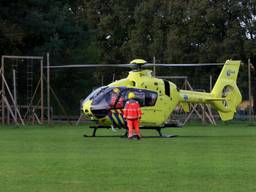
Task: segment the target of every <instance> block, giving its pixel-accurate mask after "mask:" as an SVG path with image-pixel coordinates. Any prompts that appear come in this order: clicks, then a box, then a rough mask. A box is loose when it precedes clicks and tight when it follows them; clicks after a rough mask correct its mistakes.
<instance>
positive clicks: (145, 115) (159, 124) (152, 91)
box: [55, 59, 242, 136]
mask: <svg viewBox="0 0 256 192" xmlns="http://www.w3.org/2000/svg"><path fill="white" fill-rule="evenodd" d="M240 63H241V62H240V61H238V60H227V61H226V62H225V64H224V66H223V68H222V70H221V73H220V75H219V77H218V79H217V81H216V83H215V85H214V87H213V89H212V91H211V92H210V93H207V92H197V91H189V90H179V89H178V88H177V86H176V85H175V84H174V83H172V82H170V81H167V80H163V79H159V78H156V77H153V76H152V71H151V70H148V69H144V68H146V67H152V66H167V67H168V66H171V67H173V66H174V67H175V66H181V67H183V66H208V65H215V64H151V63H147V62H146V61H145V60H143V59H135V60H133V61H131V62H130V64H116V65H104V64H103V65H101V64H99V65H94V64H88V65H70V66H65V67H101V66H113V67H133V70H132V71H130V72H129V75H128V76H127V77H126V78H124V79H121V80H117V81H115V82H112V83H110V84H109V85H107V86H103V87H100V88H98V89H96V90H95V91H93V92H92V93H91V94H90V95H89V96H88V97H87V98H86V99H85V100H84V101H83V103H82V111H83V112H84V114H85V116H86V118H88V119H90V120H94V121H96V122H97V125H96V126H93V127H92V128H94V131H93V135H92V136H95V134H96V130H97V129H98V128H110V127H111V126H112V127H113V126H114V127H115V128H126V122H125V120H124V118H123V116H122V111H123V108H124V105H125V103H126V101H127V100H128V93H129V92H133V93H135V95H136V99H137V100H138V102H139V103H140V106H141V110H142V118H141V121H140V127H141V128H146V129H156V130H157V131H158V132H159V134H160V136H161V135H162V134H161V129H162V128H164V127H166V121H167V120H168V118H169V117H170V115H171V114H172V112H173V111H174V109H175V107H176V106H177V105H181V106H182V108H183V109H184V111H185V112H189V104H190V103H205V104H210V105H211V106H212V107H213V108H214V109H216V110H217V111H218V113H219V115H220V118H221V120H223V121H227V120H231V119H233V117H234V113H235V112H236V108H237V106H238V105H239V104H240V102H241V100H242V96H241V93H240V91H239V89H238V87H237V84H236V80H237V76H238V72H239V67H240ZM55 68H56V67H55Z"/></svg>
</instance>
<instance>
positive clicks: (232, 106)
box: [180, 60, 242, 121]
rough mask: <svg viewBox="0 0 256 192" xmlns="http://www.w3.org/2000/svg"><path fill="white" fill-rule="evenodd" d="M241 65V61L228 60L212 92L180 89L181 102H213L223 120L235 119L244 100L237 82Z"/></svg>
mask: <svg viewBox="0 0 256 192" xmlns="http://www.w3.org/2000/svg"><path fill="white" fill-rule="evenodd" d="M239 67H240V61H232V60H227V61H226V63H225V65H224V66H223V68H222V70H221V73H220V75H219V77H218V79H217V81H216V83H215V85H214V87H213V90H212V92H211V93H205V92H196V91H188V90H180V102H181V103H206V104H211V105H212V106H213V107H214V108H215V109H216V110H217V111H218V113H219V115H220V117H221V120H223V121H227V120H231V119H233V117H234V113H235V112H236V108H237V106H238V105H239V104H240V102H241V100H242V96H241V93H240V91H239V89H238V87H237V84H236V80H237V76H238V72H239Z"/></svg>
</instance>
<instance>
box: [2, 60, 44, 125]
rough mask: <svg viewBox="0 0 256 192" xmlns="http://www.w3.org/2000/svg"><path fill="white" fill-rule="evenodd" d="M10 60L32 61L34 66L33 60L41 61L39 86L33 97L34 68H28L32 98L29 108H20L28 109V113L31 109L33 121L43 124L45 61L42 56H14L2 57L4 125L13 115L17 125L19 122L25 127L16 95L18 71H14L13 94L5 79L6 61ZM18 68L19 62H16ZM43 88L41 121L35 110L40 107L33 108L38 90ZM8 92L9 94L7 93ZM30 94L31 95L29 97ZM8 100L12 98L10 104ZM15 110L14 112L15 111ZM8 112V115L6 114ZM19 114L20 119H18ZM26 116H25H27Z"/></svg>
mask: <svg viewBox="0 0 256 192" xmlns="http://www.w3.org/2000/svg"><path fill="white" fill-rule="evenodd" d="M6 59H9V60H31V63H30V64H31V65H32V61H33V60H38V61H39V65H40V79H39V81H38V85H37V88H36V90H35V92H34V94H33V96H32V80H33V79H32V71H31V70H32V67H33V66H28V67H29V68H28V70H30V71H27V74H29V77H27V89H28V88H29V89H30V90H27V96H28V97H30V102H29V104H28V105H27V106H20V107H22V108H26V109H27V110H28V111H29V110H30V109H31V113H32V119H34V118H35V119H36V120H37V122H38V123H40V124H41V123H43V121H44V80H43V61H44V58H43V57H42V56H13V55H3V56H2V57H1V69H0V72H1V80H2V88H1V115H2V119H1V121H2V124H5V123H9V122H10V120H9V114H11V116H12V118H13V121H14V122H15V124H19V122H21V123H22V124H23V125H24V120H23V119H22V116H21V114H20V107H18V104H17V93H16V71H15V70H13V71H12V73H13V89H14V90H13V93H12V92H11V91H10V88H9V85H8V83H7V81H6V79H5V64H6V63H5V60H6ZM16 66H17V62H16ZM28 83H30V84H31V85H29V84H28ZM39 86H40V88H41V91H40V98H39V102H38V104H39V103H40V107H39V110H40V111H41V117H40V120H39V118H38V116H37V114H36V113H35V109H36V108H37V109H38V106H33V99H34V97H35V94H36V92H37V90H38V88H39ZM6 90H7V92H6ZM28 94H29V95H28ZM8 98H10V99H9V100H11V101H10V102H9V101H8ZM13 109H14V111H13ZM6 111H7V113H6ZM28 111H27V112H26V115H27V113H28ZM17 114H18V117H17ZM26 115H25V116H26Z"/></svg>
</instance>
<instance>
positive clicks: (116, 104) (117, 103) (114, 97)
mask: <svg viewBox="0 0 256 192" xmlns="http://www.w3.org/2000/svg"><path fill="white" fill-rule="evenodd" d="M119 94H120V89H118V88H117V87H116V88H114V89H113V91H112V93H111V100H110V106H111V107H115V108H117V109H120V108H123V103H124V98H123V97H122V96H120V97H119ZM118 98H119V99H118ZM117 99H118V101H117Z"/></svg>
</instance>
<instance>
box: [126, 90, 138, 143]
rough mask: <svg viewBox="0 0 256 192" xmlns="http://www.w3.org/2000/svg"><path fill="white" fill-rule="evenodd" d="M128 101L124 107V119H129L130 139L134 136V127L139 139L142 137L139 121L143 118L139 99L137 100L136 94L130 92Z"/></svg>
mask: <svg viewBox="0 0 256 192" xmlns="http://www.w3.org/2000/svg"><path fill="white" fill-rule="evenodd" d="M128 99H129V100H128V101H127V102H126V104H125V107H124V113H123V116H124V119H126V121H127V126H128V139H131V138H132V136H133V129H135V133H136V137H137V139H140V137H141V136H140V128H139V121H140V119H141V114H142V113H141V109H140V104H139V103H138V101H136V100H135V94H134V93H133V92H130V93H129V94H128Z"/></svg>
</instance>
